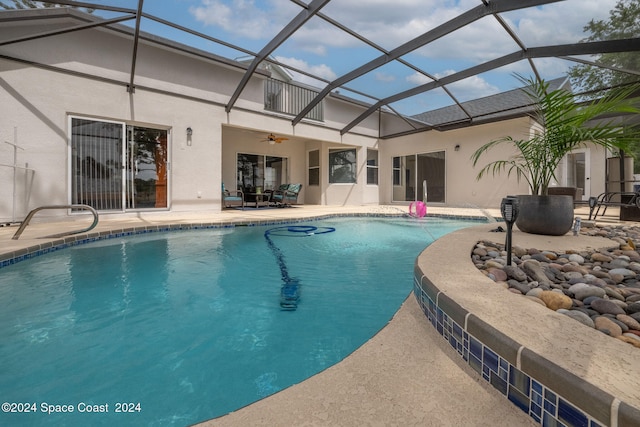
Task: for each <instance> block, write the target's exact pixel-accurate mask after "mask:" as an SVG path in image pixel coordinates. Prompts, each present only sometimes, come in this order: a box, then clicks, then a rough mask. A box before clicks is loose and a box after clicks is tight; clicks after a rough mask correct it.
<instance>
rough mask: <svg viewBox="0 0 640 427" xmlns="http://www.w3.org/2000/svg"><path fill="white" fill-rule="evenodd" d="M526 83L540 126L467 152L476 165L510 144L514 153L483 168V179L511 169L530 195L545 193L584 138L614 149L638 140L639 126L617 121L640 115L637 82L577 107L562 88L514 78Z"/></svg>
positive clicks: (527, 93) (582, 144) (567, 92)
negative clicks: (527, 135) (518, 136)
mask: <svg viewBox="0 0 640 427" xmlns="http://www.w3.org/2000/svg"><path fill="white" fill-rule="evenodd" d="M517 77H518V78H519V80H520V81H521V82H522V83H524V84H525V85H526V86H525V88H523V89H522V90H523V91H524V92H525V93H526V95H527V96H528V97H529V98H530V99H531V101H532V105H533V112H532V113H531V116H532V117H533V118H534V120H536V122H537V123H539V124H540V129H539V130H536V131H534V133H533V135H532V136H531V137H530V138H528V139H516V138H514V137H512V136H505V137H502V138H499V139H496V140H493V141H490V142H488V143H487V144H485V145H483V146H482V147H480V148H478V150H476V152H475V153H474V154H473V155H472V156H471V159H472V160H473V165H474V167H475V166H476V164H477V163H478V161H479V159H480V157H481V156H482V155H483V154H484V153H485V152H487V151H488V150H490V149H492V148H493V147H495V146H497V145H501V144H503V143H509V144H513V145H514V146H515V148H516V151H517V153H516V154H515V155H514V156H512V157H510V158H509V159H506V160H496V161H493V162H491V163H489V164H487V165H486V166H484V167H483V168H482V169H481V170H480V172H479V173H478V175H477V179H481V178H482V177H483V176H484V175H486V174H489V173H492V174H493V175H494V176H495V175H496V174H499V173H500V172H503V171H505V170H506V171H507V176H510V175H511V174H512V173H515V174H516V176H517V179H518V181H520V180H521V179H522V178H524V179H525V180H526V182H527V184H528V185H529V188H530V189H531V193H532V194H534V195H536V194H537V195H543V196H546V195H548V189H549V184H550V183H551V181H552V180H554V179H556V176H555V173H556V170H557V168H558V165H559V163H560V161H561V160H562V158H563V157H564V156H565V155H566V154H568V153H570V152H571V151H572V150H575V149H577V148H580V147H583V146H585V145H586V143H587V142H590V143H592V144H596V145H599V146H602V147H605V148H608V149H611V150H614V151H617V150H626V149H627V147H628V146H629V144H630V143H631V142H633V141H634V140H636V139H638V137H639V136H640V131H639V130H638V129H637V128H632V127H629V126H625V125H624V124H622V123H620V121H619V117H620V116H621V115H624V114H638V113H640V109H638V107H637V106H636V105H637V102H638V99H637V98H636V99H633V98H632V96H633V95H634V94H635V93H636V92H637V91H638V86H637V85H636V86H628V87H625V88H623V89H618V90H611V91H609V93H608V94H607V95H606V96H604V97H602V98H600V99H599V100H597V101H595V102H593V103H589V104H585V105H581V104H579V103H577V102H576V100H575V97H574V95H573V94H572V93H571V92H569V91H568V90H566V89H563V88H559V89H556V90H552V91H549V83H547V82H545V81H544V80H534V79H532V78H524V77H522V76H517Z"/></svg>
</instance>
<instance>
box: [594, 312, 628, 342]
mask: <svg viewBox="0 0 640 427" xmlns="http://www.w3.org/2000/svg"><path fill="white" fill-rule="evenodd" d="M593 323H594V325H595V328H596V329H597V330H599V331H600V332H604V333H606V334H607V335H611V336H612V337H619V336H620V335H622V329H621V328H620V326H618V325H617V324H616V323H615V322H613V321H612V320H611V319H608V318H606V317H604V316H598V317H596V318H595V319H594V321H593Z"/></svg>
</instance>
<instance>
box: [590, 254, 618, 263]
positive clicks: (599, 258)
mask: <svg viewBox="0 0 640 427" xmlns="http://www.w3.org/2000/svg"><path fill="white" fill-rule="evenodd" d="M612 260H613V258H611V257H610V256H609V255H605V254H602V253H600V252H596V253H594V254H592V255H591V261H594V262H611V261H612Z"/></svg>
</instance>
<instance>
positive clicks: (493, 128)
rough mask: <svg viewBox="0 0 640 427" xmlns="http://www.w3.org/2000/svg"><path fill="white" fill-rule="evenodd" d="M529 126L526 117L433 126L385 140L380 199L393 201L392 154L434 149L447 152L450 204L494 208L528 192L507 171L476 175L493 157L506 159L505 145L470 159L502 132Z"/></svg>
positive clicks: (447, 187)
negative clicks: (476, 160) (437, 128)
mask: <svg viewBox="0 0 640 427" xmlns="http://www.w3.org/2000/svg"><path fill="white" fill-rule="evenodd" d="M526 129H528V120H527V119H514V120H509V121H505V122H500V123H492V124H486V125H480V126H473V127H468V128H463V129H457V130H451V131H447V132H439V131H435V130H432V131H428V132H423V133H419V134H414V135H407V136H403V137H399V138H394V139H391V140H384V141H382V143H381V144H380V146H381V154H382V156H381V159H382V160H381V165H380V175H381V180H380V181H381V183H382V184H381V200H382V202H384V203H389V202H391V201H392V194H391V192H392V186H391V181H390V179H388V178H386V177H390V176H391V174H392V168H391V166H392V165H391V159H392V158H393V157H396V156H406V155H411V154H417V153H429V152H434V151H444V152H445V158H446V171H445V181H446V196H445V197H446V200H445V202H446V204H447V205H449V206H469V207H471V206H477V207H481V208H489V207H493V208H495V207H496V206H499V204H500V201H501V200H502V198H503V197H504V196H506V195H508V194H527V193H528V190H527V186H526V184H525V183H524V182H522V183H520V184H518V183H517V182H515V180H508V179H506V174H502V175H499V176H496V177H494V176H493V175H491V174H490V175H488V176H485V177H484V178H482V180H480V181H478V180H477V179H476V176H477V174H478V171H479V170H480V168H481V167H482V166H484V165H485V164H487V163H489V162H491V161H493V160H497V159H504V158H505V156H507V155H510V154H511V152H510V151H509V149H508V147H507V146H506V145H505V146H504V147H501V148H500V149H495V150H491V151H490V152H488V153H486V155H485V156H483V157H482V158H481V159H480V162H479V164H478V167H476V168H474V167H473V164H472V161H471V155H472V154H473V153H474V152H475V150H476V149H478V148H479V147H480V146H482V145H483V144H485V143H487V142H489V141H491V140H492V139H495V138H499V137H501V136H506V135H514V136H515V135H519V134H522V133H523V132H524V131H526ZM456 145H459V146H460V148H459V150H458V151H456V150H455V146H456Z"/></svg>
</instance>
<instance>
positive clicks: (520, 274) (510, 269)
mask: <svg viewBox="0 0 640 427" xmlns="http://www.w3.org/2000/svg"><path fill="white" fill-rule="evenodd" d="M504 272H505V273H507V277H509V278H510V279H514V280H517V281H518V282H524V281H525V280H527V273H525V272H524V271H522V270H521V269H520V268H519V267H518V266H515V265H513V264H512V265H505V266H504Z"/></svg>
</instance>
